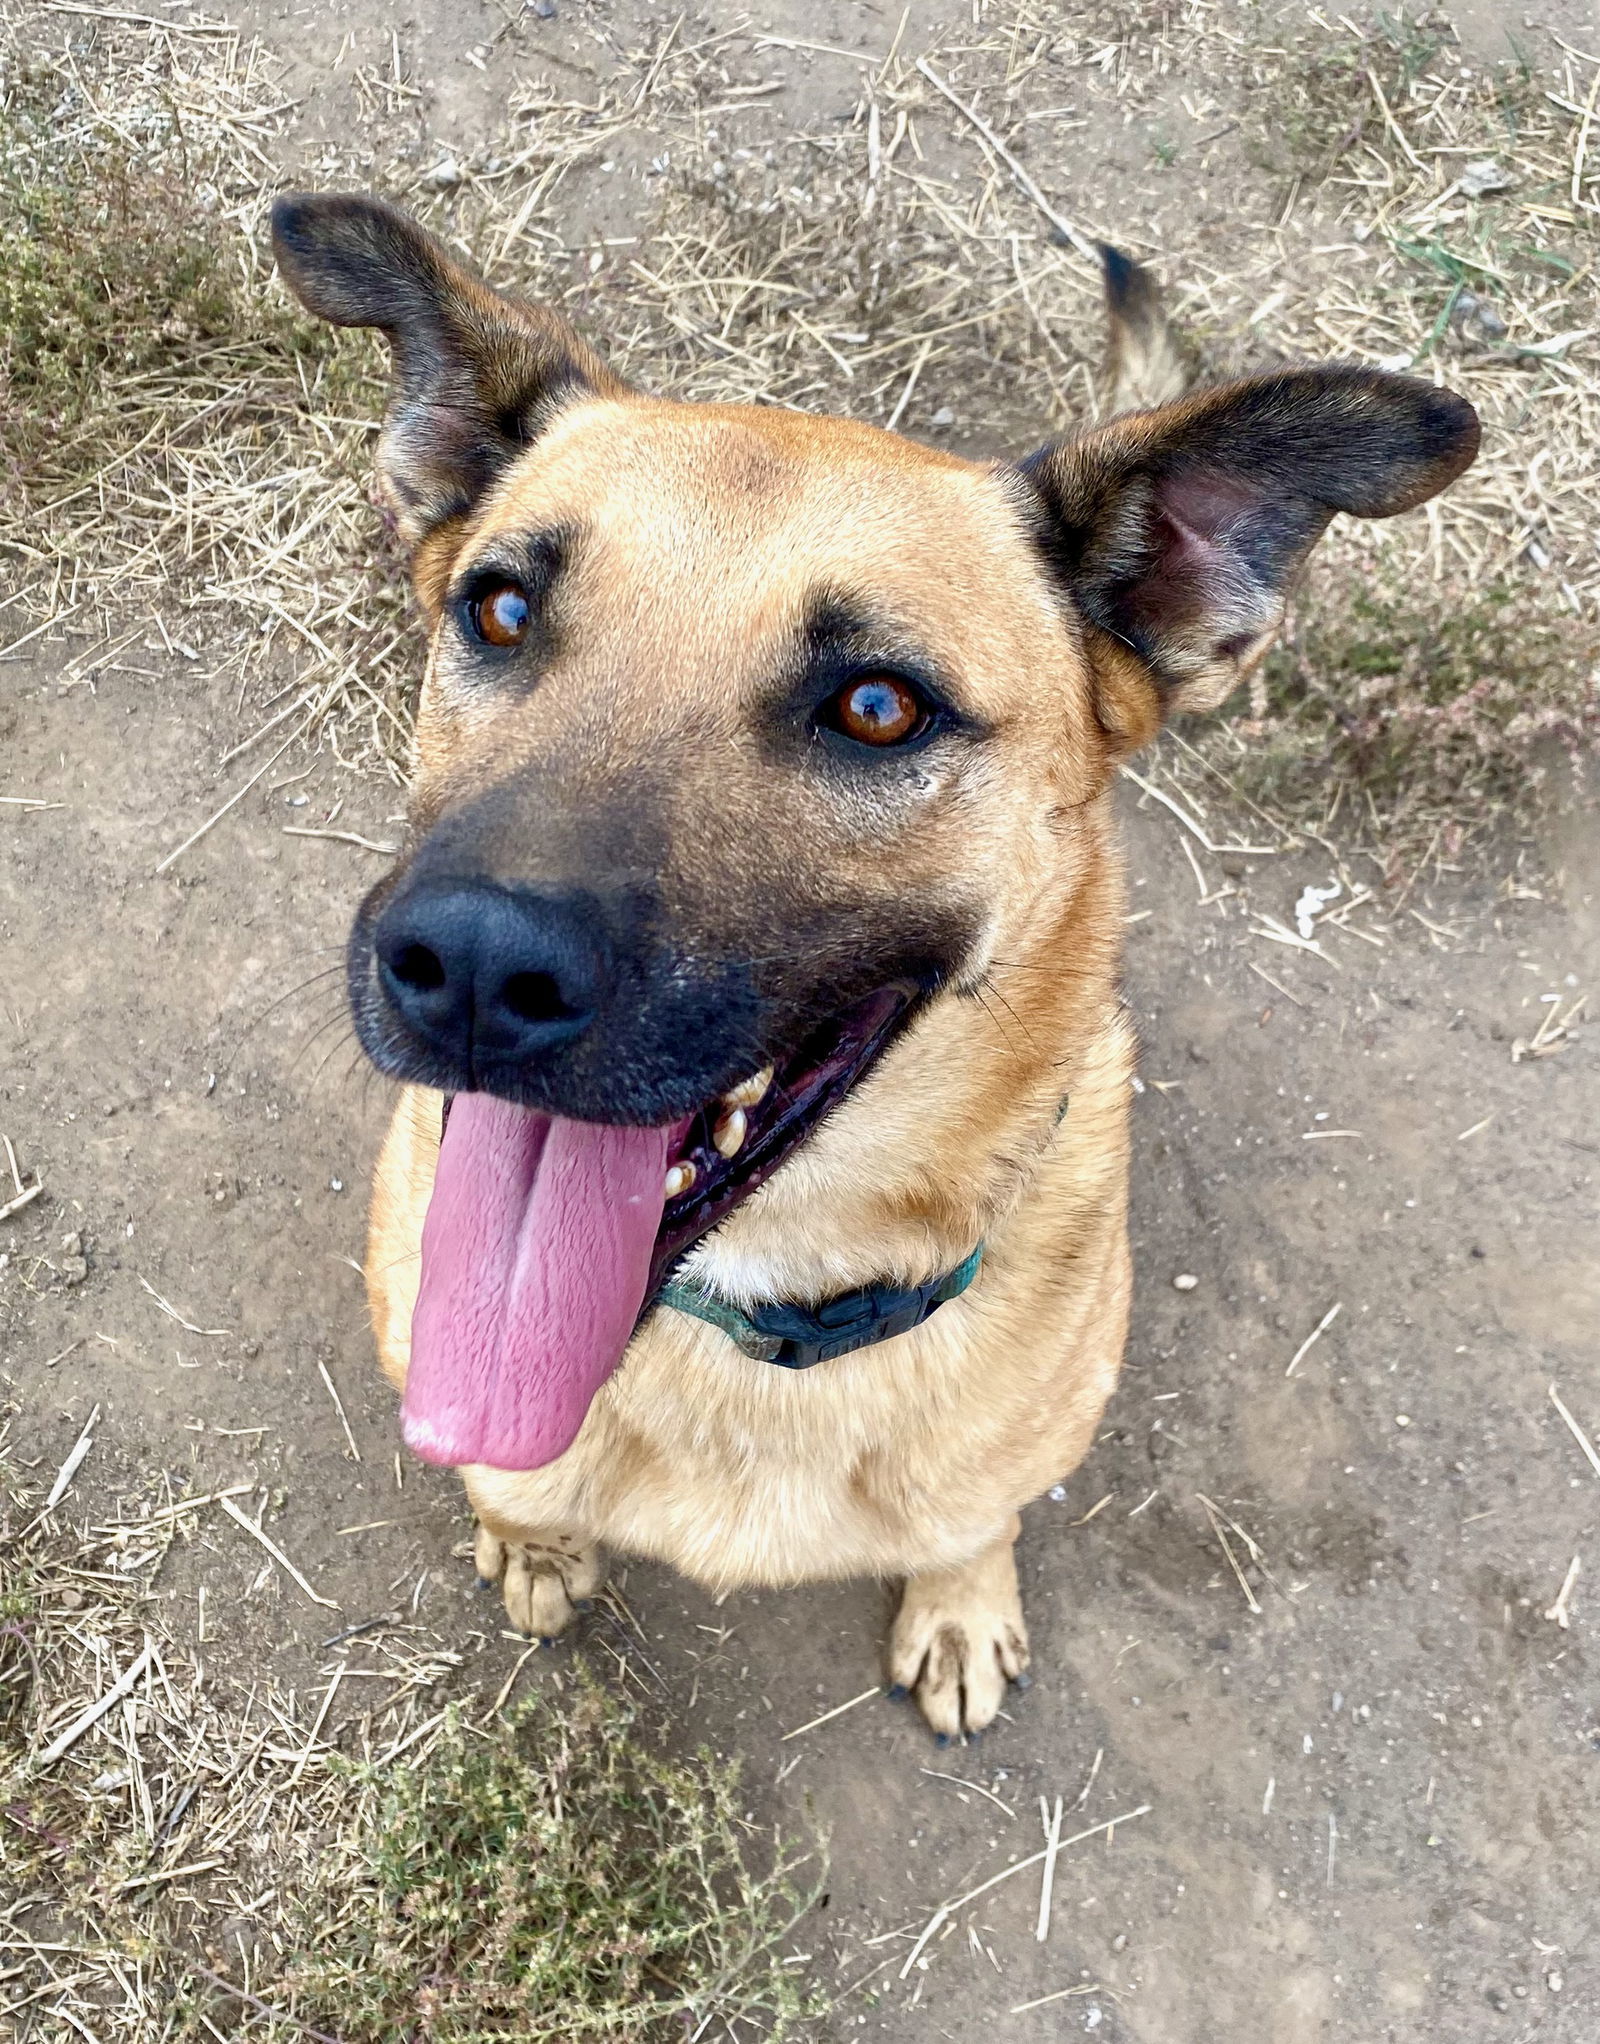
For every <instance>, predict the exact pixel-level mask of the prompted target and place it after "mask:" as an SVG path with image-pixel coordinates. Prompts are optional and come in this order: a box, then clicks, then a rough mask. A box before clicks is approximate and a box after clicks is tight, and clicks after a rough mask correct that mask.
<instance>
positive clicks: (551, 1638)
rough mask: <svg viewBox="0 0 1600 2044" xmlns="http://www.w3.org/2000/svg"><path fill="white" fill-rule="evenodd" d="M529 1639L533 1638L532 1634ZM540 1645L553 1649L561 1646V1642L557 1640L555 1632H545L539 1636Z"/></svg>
mask: <svg viewBox="0 0 1600 2044" xmlns="http://www.w3.org/2000/svg"><path fill="white" fill-rule="evenodd" d="M529 1637H530V1638H531V1637H532V1635H531V1634H530V1635H529ZM539 1644H540V1646H542V1647H553V1646H559V1645H560V1641H559V1640H558V1639H557V1638H556V1636H555V1634H554V1633H553V1632H544V1633H541V1634H540V1635H539Z"/></svg>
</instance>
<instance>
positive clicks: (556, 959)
mask: <svg viewBox="0 0 1600 2044" xmlns="http://www.w3.org/2000/svg"><path fill="white" fill-rule="evenodd" d="M373 945H374V949H375V950H376V952H377V958H378V978H379V981H380V983H381V984H382V987H383V991H384V993H385V994H386V995H387V997H388V999H389V1002H390V1005H391V1006H392V1007H393V1008H394V1009H395V1010H396V1012H397V1013H398V1014H399V1016H400V1018H401V1019H402V1021H404V1023H405V1024H406V1026H407V1028H408V1029H409V1030H410V1031H411V1033H412V1034H413V1035H414V1036H415V1037H417V1038H418V1039H419V1040H420V1041H421V1042H422V1043H423V1044H424V1045H425V1046H426V1047H427V1048H428V1049H429V1050H431V1051H433V1052H435V1053H437V1054H438V1055H441V1056H443V1057H446V1058H448V1059H450V1060H451V1061H452V1062H454V1063H457V1064H459V1065H460V1066H461V1068H462V1072H463V1078H464V1080H465V1079H467V1078H470V1077H471V1076H472V1075H474V1074H475V1073H476V1072H478V1071H479V1069H480V1068H481V1067H482V1066H484V1065H491V1066H492V1065H496V1064H508V1063H513V1064H517V1063H524V1062H526V1061H527V1060H529V1059H532V1058H536V1057H539V1056H541V1055H543V1054H545V1053H547V1052H549V1051H552V1050H556V1049H558V1048H559V1047H560V1046H561V1045H562V1044H564V1043H569V1042H570V1041H571V1040H572V1039H573V1038H574V1037H575V1036H581V1035H582V1033H583V1031H584V1030H585V1029H587V1028H588V1026H589V1024H590V1023H591V1022H592V1021H593V1020H594V1015H595V1010H596V1009H597V1007H598V1006H599V1003H600V999H601V996H602V994H603V993H604V991H605V983H606V978H607V952H606V946H605V940H604V937H603V935H602V933H601V929H600V920H599V916H598V914H597V913H596V911H595V906H594V904H593V903H592V902H590V901H588V900H587V899H586V898H585V897H583V896H581V895H571V896H569V895H541V894H532V893H525V892H522V891H513V890H512V889H510V888H506V887H498V886H496V885H494V884H493V883H492V882H490V881H462V882H456V883H454V884H452V885H450V886H446V887H439V886H434V887H430V888H426V889H423V888H417V889H408V890H406V891H404V892H403V893H401V894H399V895H397V896H396V897H395V899H394V900H393V901H392V902H390V903H389V905H388V906H387V907H386V908H385V909H384V911H383V913H382V915H381V916H380V917H379V918H378V922H377V926H376V928H375V929H374V931H373Z"/></svg>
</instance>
